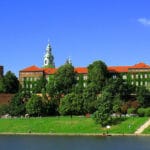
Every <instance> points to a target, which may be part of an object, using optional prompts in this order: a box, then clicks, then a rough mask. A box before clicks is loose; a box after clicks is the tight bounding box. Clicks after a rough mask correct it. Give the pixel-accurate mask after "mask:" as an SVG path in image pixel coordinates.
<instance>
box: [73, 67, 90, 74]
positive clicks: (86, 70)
mask: <svg viewBox="0 0 150 150" xmlns="http://www.w3.org/2000/svg"><path fill="white" fill-rule="evenodd" d="M74 70H75V72H77V73H82V74H87V73H88V69H87V68H85V67H77V68H75V69H74Z"/></svg>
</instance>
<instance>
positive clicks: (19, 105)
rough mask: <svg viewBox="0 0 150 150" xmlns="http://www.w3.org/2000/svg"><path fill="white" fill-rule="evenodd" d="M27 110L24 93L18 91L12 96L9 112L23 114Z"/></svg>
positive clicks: (17, 114) (13, 114)
mask: <svg viewBox="0 0 150 150" xmlns="http://www.w3.org/2000/svg"><path fill="white" fill-rule="evenodd" d="M25 112H26V109H25V101H24V95H23V94H22V93H17V94H15V96H14V97H13V98H12V100H11V102H10V104H9V113H10V115H12V116H21V115H24V114H25Z"/></svg>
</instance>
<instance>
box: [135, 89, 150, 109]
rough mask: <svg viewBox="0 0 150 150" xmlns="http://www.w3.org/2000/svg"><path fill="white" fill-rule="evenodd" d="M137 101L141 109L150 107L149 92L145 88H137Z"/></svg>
mask: <svg viewBox="0 0 150 150" xmlns="http://www.w3.org/2000/svg"><path fill="white" fill-rule="evenodd" d="M137 100H138V102H139V103H140V105H141V106H142V107H149V106H150V92H149V91H148V90H147V89H146V88H145V87H138V89H137Z"/></svg>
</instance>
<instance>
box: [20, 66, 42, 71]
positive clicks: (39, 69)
mask: <svg viewBox="0 0 150 150" xmlns="http://www.w3.org/2000/svg"><path fill="white" fill-rule="evenodd" d="M21 71H27V72H28V71H29V72H30V71H43V69H41V68H39V67H37V66H30V67H27V68H25V69H23V70H21Z"/></svg>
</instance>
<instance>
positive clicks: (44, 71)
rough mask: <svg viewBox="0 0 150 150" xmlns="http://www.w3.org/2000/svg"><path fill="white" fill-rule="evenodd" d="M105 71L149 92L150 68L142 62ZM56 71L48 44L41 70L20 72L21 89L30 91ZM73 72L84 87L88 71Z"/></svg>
mask: <svg viewBox="0 0 150 150" xmlns="http://www.w3.org/2000/svg"><path fill="white" fill-rule="evenodd" d="M107 69H108V71H109V72H110V74H111V75H112V77H113V78H116V77H117V76H118V75H120V76H121V77H122V78H123V79H124V80H125V81H126V82H127V83H129V84H131V85H136V86H145V87H146V88H147V89H149V90H150V66H149V65H147V64H145V63H143V62H141V63H138V64H135V65H133V66H109V67H108V68H107ZM56 71H57V68H55V64H54V57H53V55H52V49H51V46H50V44H49V43H48V45H47V47H46V53H45V55H44V65H43V68H39V67H37V66H29V67H27V68H25V69H22V70H20V71H19V81H20V83H21V85H22V87H23V88H26V89H29V90H31V89H32V88H33V87H34V86H36V81H37V80H38V79H40V77H45V78H46V79H47V80H49V78H50V76H53V75H54V74H55V72H56ZM74 71H75V72H76V73H77V75H78V76H77V80H78V81H81V80H82V81H83V86H86V80H87V78H88V76H87V74H88V69H87V68H86V67H77V68H75V70H74Z"/></svg>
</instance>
